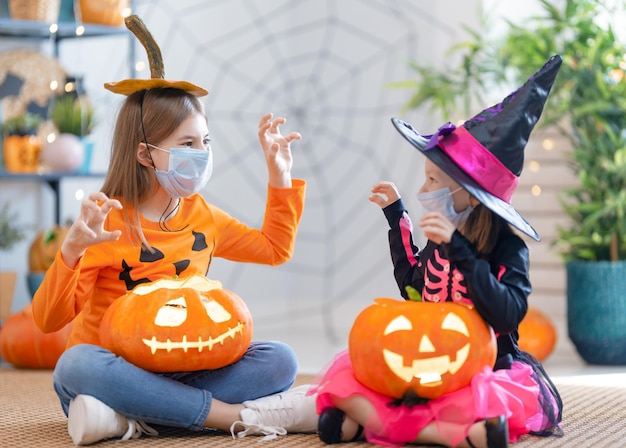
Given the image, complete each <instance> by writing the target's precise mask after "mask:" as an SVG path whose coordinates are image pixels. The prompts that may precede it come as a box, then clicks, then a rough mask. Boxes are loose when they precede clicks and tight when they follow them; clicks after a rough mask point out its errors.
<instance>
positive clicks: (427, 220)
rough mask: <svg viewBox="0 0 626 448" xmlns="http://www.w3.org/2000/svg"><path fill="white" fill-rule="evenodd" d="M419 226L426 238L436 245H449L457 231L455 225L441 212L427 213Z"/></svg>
mask: <svg viewBox="0 0 626 448" xmlns="http://www.w3.org/2000/svg"><path fill="white" fill-rule="evenodd" d="M419 226H420V227H421V228H422V231H423V232H424V236H426V238H428V239H429V240H430V241H432V242H433V243H435V244H443V243H449V242H450V240H451V239H452V234H453V233H454V231H455V230H456V226H455V225H454V223H453V222H452V221H450V220H449V219H448V218H446V217H445V216H443V214H442V213H441V212H430V213H426V214H425V215H424V216H422V219H420V222H419Z"/></svg>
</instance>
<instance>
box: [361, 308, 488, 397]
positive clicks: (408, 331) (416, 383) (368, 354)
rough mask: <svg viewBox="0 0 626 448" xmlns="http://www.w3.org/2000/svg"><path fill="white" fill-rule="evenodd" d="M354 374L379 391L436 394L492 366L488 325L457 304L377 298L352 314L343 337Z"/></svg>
mask: <svg viewBox="0 0 626 448" xmlns="http://www.w3.org/2000/svg"><path fill="white" fill-rule="evenodd" d="M349 351H350V360H351V362H352V367H353V369H354V374H355V376H356V378H357V379H358V380H359V381H360V382H361V383H362V384H363V385H365V386H367V387H369V388H370V389H372V390H375V391H377V392H379V393H381V394H383V395H387V396H389V397H393V398H402V397H403V396H404V395H405V394H406V393H408V392H412V393H415V394H416V395H417V396H419V397H422V398H428V399H432V398H437V397H439V396H440V395H442V394H445V393H447V392H452V391H455V390H457V389H460V388H461V387H464V386H466V385H467V384H469V383H470V381H471V379H472V377H473V376H474V375H475V374H476V373H478V372H480V371H482V370H483V368H484V367H486V366H488V367H492V366H493V365H494V363H495V360H496V354H497V345H496V339H495V335H494V333H493V330H492V329H491V328H490V327H489V326H488V325H487V324H486V323H485V322H484V321H483V319H482V318H481V317H480V315H479V314H478V312H477V311H475V310H473V309H471V308H469V307H467V306H465V305H461V304H457V303H452V302H446V303H434V302H410V301H400V300H395V299H388V298H379V299H376V300H375V303H374V304H373V305H370V306H369V307H367V308H365V309H364V310H363V311H362V312H361V313H360V314H359V315H358V316H357V318H356V320H355V322H354V324H353V326H352V330H351V332H350V340H349Z"/></svg>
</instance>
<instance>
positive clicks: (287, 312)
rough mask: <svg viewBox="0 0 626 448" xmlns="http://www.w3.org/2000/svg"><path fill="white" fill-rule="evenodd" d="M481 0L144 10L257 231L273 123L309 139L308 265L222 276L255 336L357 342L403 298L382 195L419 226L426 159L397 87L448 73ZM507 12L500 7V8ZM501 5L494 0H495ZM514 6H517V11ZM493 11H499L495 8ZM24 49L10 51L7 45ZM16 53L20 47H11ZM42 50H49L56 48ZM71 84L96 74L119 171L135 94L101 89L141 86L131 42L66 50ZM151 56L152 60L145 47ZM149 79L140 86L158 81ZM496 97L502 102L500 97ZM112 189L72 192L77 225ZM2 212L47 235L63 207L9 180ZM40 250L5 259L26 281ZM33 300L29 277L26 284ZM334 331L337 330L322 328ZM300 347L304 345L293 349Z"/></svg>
mask: <svg viewBox="0 0 626 448" xmlns="http://www.w3.org/2000/svg"><path fill="white" fill-rule="evenodd" d="M480 3H481V2H480V1H479V0H472V1H459V0H456V1H452V0H444V1H438V2H431V1H420V0H341V1H339V0H336V1H332V0H327V1H321V0H229V1H223V0H177V1H173V0H160V1H139V2H138V7H137V11H136V12H137V13H138V14H139V15H140V16H141V17H142V18H143V20H144V22H145V23H146V24H147V26H148V28H149V29H150V30H151V32H152V34H153V35H154V36H155V38H156V39H157V41H158V42H159V43H160V45H161V49H162V52H163V57H164V61H165V70H166V77H167V78H169V79H185V80H189V81H192V82H195V83H197V84H200V85H202V86H204V87H206V88H208V89H209V90H210V91H211V94H210V95H209V96H208V97H206V99H205V100H204V101H205V105H206V108H207V110H208V112H209V128H210V131H211V134H212V140H213V142H212V143H213V147H214V151H215V172H214V177H213V179H212V180H211V181H210V182H209V184H208V186H207V188H206V190H205V191H204V195H205V196H206V198H207V199H208V200H209V201H211V202H213V203H215V204H217V205H218V206H220V207H222V208H224V209H226V210H227V211H228V212H230V213H231V214H233V215H234V216H237V217H239V218H240V219H242V220H243V221H245V222H247V223H250V224H252V225H256V224H259V223H260V222H261V219H262V213H263V210H264V199H265V185H266V181H267V174H266V170H265V165H264V162H263V157H262V152H261V150H260V148H259V146H258V143H257V141H256V125H257V122H258V120H259V118H260V117H261V115H262V114H263V113H265V112H267V111H272V112H274V113H275V114H276V115H282V116H286V117H287V119H288V122H287V124H286V125H285V126H284V127H283V130H284V131H290V130H298V131H300V132H301V133H302V135H303V140H302V141H301V142H297V143H295V144H294V145H293V152H294V158H295V166H294V173H293V174H294V176H296V177H300V178H303V179H306V180H307V182H308V191H307V202H306V207H305V213H304V216H303V220H302V225H301V228H300V232H299V235H298V240H297V244H296V251H295V255H294V257H293V259H292V260H291V261H290V262H289V263H287V264H285V265H283V266H280V267H277V268H268V267H263V266H255V265H234V264H232V263H229V262H225V261H222V260H217V261H216V262H215V264H214V268H213V270H212V272H211V273H210V275H211V277H213V278H217V279H220V280H221V281H222V282H223V283H224V284H225V286H226V287H228V288H230V289H232V290H234V291H236V292H237V293H239V294H240V295H241V296H242V297H243V298H244V299H245V300H246V301H247V303H248V305H249V306H250V308H251V310H252V312H253V315H254V319H255V331H256V337H258V338H266V337H276V335H279V336H278V337H281V338H283V339H287V340H289V338H290V334H293V333H295V332H307V331H309V332H310V334H311V339H310V341H309V345H308V346H301V347H300V346H299V347H296V349H297V350H298V351H299V352H300V353H304V352H306V351H309V350H311V347H313V346H318V345H320V346H327V347H330V348H329V350H330V351H336V349H338V348H340V347H343V346H345V344H346V341H347V334H348V331H349V329H350V326H351V323H352V321H353V320H354V317H355V316H356V314H357V313H358V312H359V311H360V310H361V309H362V308H364V307H365V306H367V305H368V304H369V303H371V301H372V299H374V298H375V297H378V296H395V297H397V296H398V292H397V288H396V286H395V282H394V281H393V276H392V266H391V262H390V260H389V255H388V245H387V235H386V222H385V220H384V218H383V215H382V212H381V211H380V210H379V209H378V208H377V207H376V206H374V205H373V204H371V203H369V202H368V200H367V196H368V194H369V190H370V188H371V186H372V185H373V184H374V183H375V182H376V181H378V180H383V179H386V180H393V181H395V182H396V183H397V184H398V185H399V187H400V189H401V191H402V192H403V194H404V196H405V198H406V202H407V204H408V205H409V207H410V208H411V211H412V214H413V215H417V214H418V213H419V210H417V204H416V203H417V201H416V199H415V193H416V192H417V189H418V187H419V185H420V184H421V179H422V163H423V157H422V156H420V155H419V154H418V153H417V151H414V150H412V149H411V147H410V146H409V145H408V143H406V142H405V141H404V140H403V139H402V138H401V137H400V136H399V134H397V132H396V131H395V130H394V129H393V127H392V125H391V124H390V122H389V119H390V117H392V116H397V115H398V111H399V109H400V106H401V105H402V104H403V103H404V101H405V100H406V99H407V98H408V94H409V92H407V91H400V90H390V89H387V88H385V86H384V85H385V83H386V82H390V81H398V80H405V79H408V78H410V77H411V75H412V74H411V71H410V70H409V69H408V67H407V63H408V61H409V60H420V61H422V62H429V63H432V64H433V65H434V66H442V65H443V64H445V63H446V62H445V58H446V54H445V50H447V49H448V48H449V47H450V46H451V45H452V44H454V43H455V42H458V41H461V40H464V39H466V38H467V35H466V34H465V33H464V31H463V30H462V25H463V24H465V25H469V26H470V27H476V26H478V25H477V19H476V15H477V11H478V7H479V4H480ZM495 3H497V2H495ZM489 4H491V3H490V2H488V3H487V5H489ZM507 5H508V2H507ZM488 7H489V8H491V7H493V5H491V6H488ZM8 44H9V42H7V41H6V40H3V41H1V42H0V50H4V49H6V48H7V47H6V45H8ZM10 44H11V45H15V43H14V42H10ZM42 50H43V51H49V49H47V48H46V46H44V47H42ZM60 50H61V51H60V59H61V62H62V64H63V66H64V67H65V68H66V69H67V71H68V72H69V73H72V74H79V75H83V76H84V79H85V85H86V88H87V91H88V93H89V95H90V96H91V97H92V99H93V100H94V101H95V102H96V104H97V106H98V117H99V119H100V122H99V125H98V128H97V130H96V132H95V133H94V136H93V138H94V140H95V141H96V150H95V155H94V160H93V163H92V170H94V171H97V172H103V171H104V170H105V169H106V166H107V160H108V151H109V150H108V148H109V144H110V134H111V131H112V126H113V120H114V115H115V111H116V108H117V106H118V105H119V102H120V100H121V99H122V98H121V97H118V96H116V95H114V94H112V93H110V92H108V91H105V90H104V89H103V88H102V84H103V83H104V82H106V81H116V80H120V79H122V78H125V77H127V76H128V73H129V68H128V66H127V51H128V46H127V40H126V39H125V38H124V37H113V38H110V39H104V38H89V39H80V40H77V41H73V42H70V41H67V42H64V43H62V45H61V48H60ZM137 58H138V59H141V60H143V61H146V59H147V58H146V57H145V53H144V51H143V48H141V47H140V46H139V45H137ZM148 76H149V74H148V71H147V70H146V71H144V72H140V73H139V77H148ZM498 99H499V98H497V99H496V100H498ZM404 118H405V119H407V120H408V121H411V122H412V123H414V125H415V126H416V128H417V129H418V130H421V131H423V132H425V133H430V132H432V131H434V130H435V129H436V128H437V127H438V126H439V125H440V124H441V123H442V120H441V119H440V118H439V117H430V116H428V114H427V113H426V112H425V111H420V112H412V113H411V114H408V115H406V116H405V117H404ZM100 183H101V179H94V180H91V181H86V180H85V179H74V180H71V181H67V182H64V184H63V198H62V204H63V209H62V214H61V216H62V218H63V219H65V218H73V217H75V216H76V215H77V213H78V205H79V203H78V201H77V200H76V199H74V197H73V195H74V190H75V189H76V188H83V189H85V190H87V191H89V190H93V189H97V188H98V186H99V185H100ZM0 186H1V192H0V202H1V201H2V200H4V199H5V198H19V204H20V206H21V213H22V218H23V220H24V221H25V222H27V223H32V224H34V225H36V226H37V227H38V228H43V227H45V226H48V225H50V224H51V222H52V218H51V206H50V201H51V196H50V194H49V192H48V191H46V190H45V189H43V190H42V189H40V188H39V187H38V186H37V185H36V184H20V185H15V184H8V183H7V182H1V183H0ZM27 249H28V243H23V244H21V245H20V246H19V247H18V248H16V249H15V250H13V251H12V252H10V253H8V254H2V265H3V267H4V264H5V263H8V264H10V265H11V266H15V267H16V268H17V269H19V270H20V273H21V275H22V276H25V274H26V258H25V253H26V251H27ZM18 298H19V300H18V303H17V304H15V305H14V308H18V307H20V305H21V304H23V303H24V302H25V301H26V300H27V299H28V297H27V293H26V289H25V281H21V282H20V285H19V289H18ZM320 328H321V329H323V331H320ZM288 342H289V341H288Z"/></svg>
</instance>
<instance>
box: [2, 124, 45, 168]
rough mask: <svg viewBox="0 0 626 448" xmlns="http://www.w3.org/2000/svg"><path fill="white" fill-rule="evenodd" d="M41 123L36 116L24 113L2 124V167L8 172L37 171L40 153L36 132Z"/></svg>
mask: <svg viewBox="0 0 626 448" xmlns="http://www.w3.org/2000/svg"><path fill="white" fill-rule="evenodd" d="M42 121H43V120H42V119H41V118H40V117H39V116H38V115H34V114H31V113H28V112H26V113H24V114H21V115H16V116H13V117H10V118H7V119H6V120H5V122H4V123H2V136H3V144H2V146H3V154H4V167H5V169H6V170H7V171H8V172H12V173H33V172H35V171H37V168H38V167H39V153H40V151H41V144H40V141H39V137H38V136H37V131H38V129H39V126H40V125H41V123H42Z"/></svg>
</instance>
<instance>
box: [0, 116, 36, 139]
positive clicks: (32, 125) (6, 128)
mask: <svg viewBox="0 0 626 448" xmlns="http://www.w3.org/2000/svg"><path fill="white" fill-rule="evenodd" d="M42 122H43V120H42V119H41V117H39V116H38V115H35V114H31V113H28V112H26V113H24V114H22V115H16V116H14V117H10V118H7V119H6V120H5V121H4V123H2V134H3V135H4V136H9V135H20V136H24V135H32V134H35V133H36V132H37V129H38V128H39V126H40V125H41V123H42Z"/></svg>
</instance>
